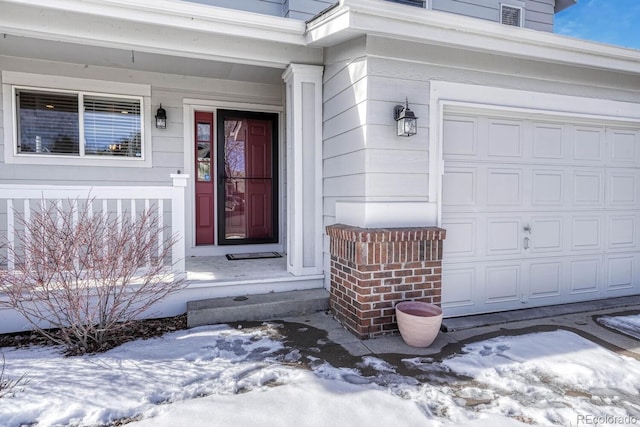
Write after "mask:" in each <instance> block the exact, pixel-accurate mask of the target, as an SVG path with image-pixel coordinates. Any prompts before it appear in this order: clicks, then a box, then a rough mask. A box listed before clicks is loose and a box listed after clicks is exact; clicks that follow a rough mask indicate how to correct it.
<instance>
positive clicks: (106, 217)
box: [100, 199, 109, 257]
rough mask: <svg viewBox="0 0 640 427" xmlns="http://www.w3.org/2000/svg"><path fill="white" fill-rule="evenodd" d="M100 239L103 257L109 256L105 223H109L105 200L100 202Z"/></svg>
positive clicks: (107, 204) (107, 206)
mask: <svg viewBox="0 0 640 427" xmlns="http://www.w3.org/2000/svg"><path fill="white" fill-rule="evenodd" d="M101 214H102V228H101V230H100V231H101V232H102V238H103V239H104V255H105V257H107V256H108V255H109V235H108V234H109V230H108V229H107V223H108V221H109V201H108V200H107V199H103V200H102V212H101Z"/></svg>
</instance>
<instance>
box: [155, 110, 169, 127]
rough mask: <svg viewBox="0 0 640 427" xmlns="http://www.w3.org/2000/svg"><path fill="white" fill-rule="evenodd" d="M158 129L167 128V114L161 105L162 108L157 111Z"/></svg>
mask: <svg viewBox="0 0 640 427" xmlns="http://www.w3.org/2000/svg"><path fill="white" fill-rule="evenodd" d="M156 127H157V128H158V129H166V128H167V112H166V111H165V109H164V108H162V104H160V108H158V110H157V111H156Z"/></svg>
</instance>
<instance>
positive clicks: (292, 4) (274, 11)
mask: <svg viewBox="0 0 640 427" xmlns="http://www.w3.org/2000/svg"><path fill="white" fill-rule="evenodd" d="M183 1H188V2H190V3H200V4H206V5H209V6H216V7H226V8H229V9H237V10H244V11H247V12H254V13H263V14H265V15H272V16H282V17H285V18H291V19H297V20H301V21H306V20H307V19H309V18H312V17H313V16H315V15H317V14H318V13H320V12H321V11H323V10H324V9H326V8H328V7H329V6H331V5H333V4H335V3H336V2H335V1H333V0H242V1H237V0H183Z"/></svg>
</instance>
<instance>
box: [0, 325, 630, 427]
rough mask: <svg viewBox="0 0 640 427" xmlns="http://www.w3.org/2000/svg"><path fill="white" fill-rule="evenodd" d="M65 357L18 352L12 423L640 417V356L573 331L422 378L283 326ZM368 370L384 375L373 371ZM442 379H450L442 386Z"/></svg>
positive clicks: (507, 340)
mask: <svg viewBox="0 0 640 427" xmlns="http://www.w3.org/2000/svg"><path fill="white" fill-rule="evenodd" d="M59 351H60V350H59V349H55V348H42V347H34V348H30V349H4V354H5V357H6V360H7V363H6V373H7V374H9V375H10V376H15V377H17V376H20V375H21V374H23V373H26V374H27V376H28V379H29V382H28V383H27V384H26V385H25V386H24V387H23V390H22V391H17V392H16V393H14V394H13V395H12V396H9V397H5V398H2V399H0V425H2V426H9V427H13V426H20V425H21V424H32V423H37V425H38V427H41V426H58V425H82V426H90V425H100V424H108V423H110V422H113V421H115V420H118V419H121V418H127V417H136V418H138V419H139V421H136V422H133V423H131V424H129V425H130V426H132V427H143V426H154V427H156V426H159V427H162V426H172V427H173V426H177V427H179V426H188V427H198V426H245V425H251V426H279V427H280V426H285V427H286V426H299V425H304V426H336V425H348V426H371V425H373V426H377V425H394V426H398V425H402V426H426V427H430V426H434V427H435V426H487V425H491V426H496V427H499V426H516V425H523V424H522V423H526V424H531V423H535V424H542V425H554V424H555V425H570V424H573V425H577V421H578V420H579V417H580V416H582V417H585V416H592V417H609V418H608V420H614V421H616V424H617V425H623V424H624V422H622V421H625V420H626V421H627V424H632V421H633V420H634V419H632V418H629V417H630V416H635V417H637V418H640V362H638V361H637V360H635V359H632V358H628V357H625V356H620V355H617V354H615V353H612V352H610V351H608V350H606V349H603V348H602V347H600V346H598V345H596V344H594V343H592V342H591V341H588V340H586V339H584V338H582V337H580V336H578V335H576V334H573V333H571V332H567V331H563V330H558V331H554V332H542V333H535V334H528V335H521V336H512V337H498V338H493V339H490V340H486V341H482V342H478V343H474V344H470V345H467V346H465V347H464V349H463V351H462V352H461V353H460V354H457V355H454V356H452V357H450V358H447V359H445V360H444V361H443V362H435V361H433V360H430V359H425V358H408V359H405V360H403V363H404V364H406V367H408V368H410V369H412V370H413V371H415V373H416V375H412V376H405V375H400V374H398V373H397V372H396V369H397V367H395V366H393V365H391V364H390V363H388V362H386V361H384V360H381V359H378V358H375V357H365V358H363V360H362V363H361V365H359V366H357V367H351V368H344V367H342V368H338V367H333V366H331V365H329V364H328V363H326V362H324V361H323V360H321V359H316V358H312V357H308V358H305V357H303V359H302V360H301V359H300V357H301V356H300V353H299V352H298V351H297V350H296V349H287V348H284V346H283V344H282V343H281V342H280V341H278V339H277V327H276V326H273V325H269V324H266V326H264V327H263V328H251V329H245V330H237V329H231V328H229V327H227V326H212V327H201V328H195V329H191V330H187V331H179V332H175V333H172V334H168V335H166V336H164V337H162V338H157V339H150V340H144V341H136V342H131V343H128V344H125V345H122V346H120V347H118V348H116V349H113V350H111V351H109V352H107V353H104V354H100V355H93V356H82V357H63V356H61V355H60V353H59ZM305 359H308V360H305ZM296 361H304V362H305V363H306V364H309V365H310V366H312V370H308V369H305V368H303V367H302V366H300V365H298V364H297V363H296ZM365 367H366V368H367V369H371V368H373V369H375V370H376V371H377V374H376V375H373V376H364V375H363V374H362V372H361V370H360V369H362V368H365ZM442 373H444V374H447V375H448V376H449V380H447V381H442V380H438V381H436V380H435V379H436V378H442V375H440V376H438V375H439V374H442ZM434 374H438V375H434ZM421 377H424V378H426V381H424V382H419V381H418V380H416V378H421ZM429 378H432V379H433V381H431V380H429ZM611 417H615V418H611ZM624 417H627V418H624ZM602 420H604V418H602ZM619 421H620V422H619ZM636 422H638V423H640V421H637V420H636ZM600 424H605V423H603V422H600Z"/></svg>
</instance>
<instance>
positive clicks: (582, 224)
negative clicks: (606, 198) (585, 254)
mask: <svg viewBox="0 0 640 427" xmlns="http://www.w3.org/2000/svg"><path fill="white" fill-rule="evenodd" d="M601 231H602V217H601V216H572V218H571V250H572V251H600V250H602V239H601V235H602V234H601Z"/></svg>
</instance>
